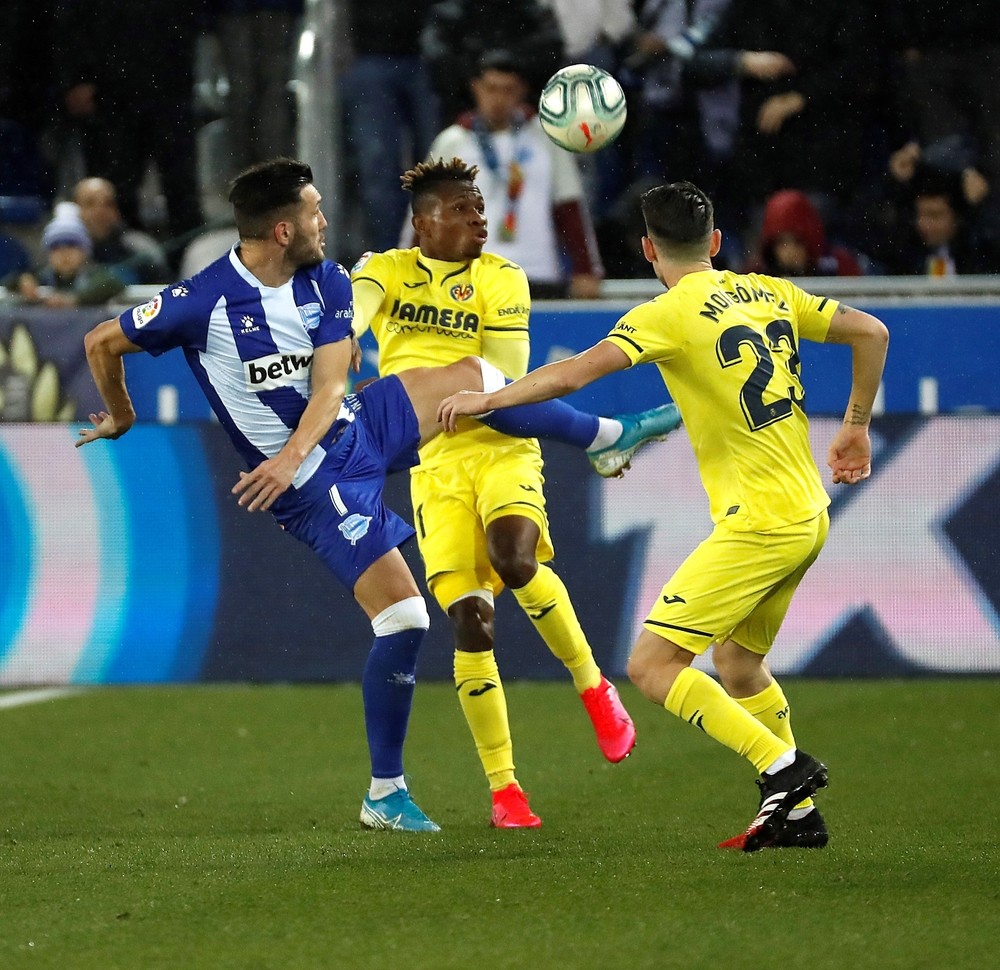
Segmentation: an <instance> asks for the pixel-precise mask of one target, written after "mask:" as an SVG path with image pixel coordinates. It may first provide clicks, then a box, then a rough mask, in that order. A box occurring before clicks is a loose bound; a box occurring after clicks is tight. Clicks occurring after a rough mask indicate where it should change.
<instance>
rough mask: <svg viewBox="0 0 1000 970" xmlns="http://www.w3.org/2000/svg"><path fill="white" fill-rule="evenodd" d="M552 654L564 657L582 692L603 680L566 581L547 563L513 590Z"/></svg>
mask: <svg viewBox="0 0 1000 970" xmlns="http://www.w3.org/2000/svg"><path fill="white" fill-rule="evenodd" d="M511 592H513V594H514V596H515V598H516V599H517V602H518V603H519V604H520V605H521V609H522V610H524V612H525V613H526V614H527V616H528V619H530V620H531V622H532V623H533V624H534V625H535V629H536V630H537V631H538V633H539V635H540V636H541V638H542V639H543V640H544V641H545V645H546V646H547V647H548V648H549V650H550V651H552V655H553V656H554V657H556V658H557V659H559V660H561V661H562V663H563V665H564V666H565V667H566V669H567V670H568V671H569V672H570V675H571V676H572V678H573V685H574V686H575V687H576V689H577V691H578V692H579V693H581V694H582V693H583V692H584V691H585V690H587V689H588V688H590V687H597V686H598V684H600V682H601V670H600V668H599V667H598V666H597V664H596V663H595V661H594V653H593V651H592V650H591V649H590V644H589V643H587V638H586V636H585V635H584V632H583V629H582V628H581V627H580V621H579V620H578V619H577V618H576V610H574V609H573V604H572V602H571V601H570V598H569V593H568V592H567V590H566V586H565V585H564V584H563V581H562V580H561V579H560V578H559V577H558V576H557V575H556V574H555V573H554V572H553V571H552V570H551V569H549V567H548V566H545V565H540V566H539V567H538V572H536V573H535V575H534V576H532V577H531V579H530V581H529V582H527V583H525V584H524V586H522V587H521V588H520V589H514V590H511Z"/></svg>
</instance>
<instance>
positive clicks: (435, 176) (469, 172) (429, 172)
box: [399, 158, 479, 212]
mask: <svg viewBox="0 0 1000 970" xmlns="http://www.w3.org/2000/svg"><path fill="white" fill-rule="evenodd" d="M478 174H479V166H477V165H467V164H466V163H465V162H464V161H462V159H460V158H453V159H452V160H451V161H450V162H446V161H445V160H444V159H443V158H439V159H438V160H437V161H433V162H418V163H417V164H416V165H414V166H413V168H411V169H408V170H407V171H405V172H403V174H402V175H401V176H400V178H399V181H400V182H401V183H402V186H403V188H404V189H405V190H406V191H407V192H410V193H412V195H413V211H414V212H416V211H417V210H418V209H420V208H422V207H423V203H424V200H425V199H426V198H427V197H428V196H430V195H434V194H435V193H436V192H437V190H438V189H439V188H441V186H442V185H454V184H455V183H456V182H467V183H468V184H469V185H470V186H474V185H475V183H476V176H477V175H478Z"/></svg>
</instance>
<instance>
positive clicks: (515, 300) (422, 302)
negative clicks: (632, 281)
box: [351, 158, 678, 828]
mask: <svg viewBox="0 0 1000 970" xmlns="http://www.w3.org/2000/svg"><path fill="white" fill-rule="evenodd" d="M476 174H477V169H476V167H474V166H472V167H470V166H468V165H466V164H465V163H464V162H463V161H462V160H461V159H458V158H453V159H452V160H451V161H450V162H445V161H444V160H443V159H439V160H437V161H430V162H424V163H421V164H418V165H417V166H416V167H415V168H412V169H410V170H409V171H407V172H406V173H404V175H403V176H402V179H401V182H402V186H403V188H404V189H405V190H406V191H408V192H410V193H411V194H412V196H413V203H412V208H413V220H412V223H413V229H414V231H415V233H416V239H417V246H416V247H415V248H413V249H391V250H388V251H387V252H384V253H366V254H365V255H364V256H363V257H362V258H361V260H360V261H359V262H358V264H357V265H356V266H355V267H354V270H353V271H352V274H351V280H352V283H353V285H354V300H355V331H356V333H358V334H359V335H360V332H361V329H362V328H364V327H366V326H370V327H371V329H372V332H373V334H374V336H375V339H376V340H377V341H378V345H379V371H380V374H381V375H383V376H384V375H387V374H398V373H401V372H403V371H406V370H409V369H411V368H414V367H426V366H436V365H437V366H439V365H444V364H450V363H452V362H453V361H456V360H459V359H461V358H463V357H466V356H468V355H474V356H477V357H481V358H484V359H485V360H486V361H488V362H489V363H491V364H493V365H495V367H496V368H498V369H499V371H500V372H502V374H498V375H497V378H498V380H499V382H500V384H502V383H503V377H506V378H507V379H514V378H517V377H520V376H522V375H523V374H524V373H526V370H527V365H528V351H529V345H528V316H529V313H530V302H531V301H530V296H529V293H528V281H527V277H526V276H525V274H524V271H523V270H522V269H521V268H520V267H519V266H517V265H515V264H514V263H511V262H508V261H507V260H505V259H504V258H502V257H500V256H497V255H495V254H493V253H489V252H484V251H483V247H484V246H485V245H486V239H487V231H486V227H487V221H486V216H485V213H484V205H483V197H482V195H481V193H480V191H479V189H478V188H477V186H476V184H475V178H476ZM576 414H577V415H578V417H577V418H576V419H574V420H575V421H576V423H577V429H576V430H577V433H578V440H577V441H576V442H574V443H577V444H579V445H580V446H581V447H583V448H585V449H587V450H588V455H589V456H590V458H591V461H592V462H593V463H594V465H595V467H596V468H597V469H598V471H599V472H600V473H602V474H615V473H617V472H620V470H621V469H622V468H623V467H625V466H626V465H627V462H628V458H630V457H631V454H632V453H634V450H635V448H634V447H633V445H635V446H636V447H637V446H638V445H637V443H638V442H639V441H640V440H641V441H646V440H651V439H652V438H655V437H662V436H663V435H665V434H666V433H667V432H668V431H671V430H673V429H674V428H675V427H677V424H678V419H677V414H676V411H675V410H674V407H673V405H672V404H671V405H667V406H665V407H664V408H659V409H656V411H655V412H649V413H644V414H642V415H633V416H622V417H619V418H597V417H594V416H592V415H583V414H580V413H579V412H576ZM559 420H560V421H561V422H565V420H566V418H565V416H564V415H563V416H560V417H559ZM470 427H472V426H471V425H470ZM563 431H565V428H563ZM564 440H566V439H564ZM542 482H543V479H542V457H541V452H540V449H539V447H538V443H537V441H535V440H534V439H526V438H512V437H509V436H508V435H506V434H502V433H500V432H498V431H496V430H494V429H492V428H489V427H486V426H484V425H481V424H476V425H475V427H472V430H469V431H467V432H466V433H464V434H456V435H442V436H439V437H438V438H437V439H436V440H434V441H431V442H428V444H427V445H425V446H424V447H422V448H421V450H420V464H419V466H417V467H415V468H413V469H412V470H411V493H412V500H413V509H414V517H415V519H416V526H417V538H418V541H419V544H420V551H421V554H422V556H423V559H424V565H425V569H426V573H427V584H428V587H429V589H430V590H431V592H432V593H433V595H434V597H435V598H436V599H437V601H438V603H439V604H440V606H441V608H442V609H443V610H444V611H445V613H447V615H448V617H449V619H450V620H451V623H452V627H453V633H454V640H455V655H454V663H455V666H454V673H455V685H456V687H457V690H458V697H459V702H460V704H461V706H462V711H463V713H464V715H465V718H466V721H467V722H468V724H469V728H470V730H471V731H472V736H473V739H474V740H475V743H476V749H477V751H478V752H479V757H480V760H481V761H482V764H483V769H484V771H485V773H486V777H487V780H488V782H489V785H490V789H491V791H492V798H493V808H492V816H491V824H492V825H494V826H496V827H500V828H536V827H538V826H539V825H541V819H540V818H539V817H538V816H537V815H536V814H535V813H534V812H532V810H531V808H530V806H529V804H528V800H527V798H526V796H525V794H524V791H523V790H522V788H521V786H520V785H519V784H518V781H517V778H516V777H515V774H514V759H513V747H512V742H511V735H510V726H509V722H508V715H507V702H506V698H505V696H504V690H503V683H502V681H501V679H500V674H499V671H498V669H497V661H496V658H495V655H494V639H495V637H494V625H493V618H494V607H493V604H494V597H495V596H496V595H497V594H498V593H499V592H500V591H501V590H502V589H503V587H504V586H507V587H509V588H510V589H511V590H512V592H513V594H514V597H515V598H516V599H517V601H518V603H519V605H520V606H521V608H522V609H523V610H524V612H525V613H526V614H527V615H528V617H529V618H530V620H531V622H532V623H533V624H534V626H535V628H536V629H537V630H538V632H539V634H540V635H541V637H542V639H543V640H544V641H545V644H546V645H547V646H548V648H549V650H551V652H552V653H553V654H554V655H555V656H556V657H557V658H558V659H559V660H561V661H562V663H563V664H564V665H565V667H566V669H567V670H568V671H569V673H570V675H571V676H572V678H573V683H574V685H575V687H576V689H577V691H578V692H579V694H580V696H581V699H582V701H583V705H584V707H585V709H586V711H587V713H588V715H589V716H590V719H591V721H592V723H593V725H594V729H595V732H596V734H597V741H598V744H599V746H600V748H601V751H602V752H603V753H604V755H605V757H606V758H607V759H608V760H609V761H612V762H618V761H621V760H622V759H623V758H625V757H626V756H627V755H628V754H629V752H630V751H631V749H632V746H633V744H634V743H635V729H634V727H633V725H632V721H631V719H630V718H629V715H628V713H627V712H626V710H625V708H624V707H623V706H622V703H621V701H620V700H619V698H618V693H617V691H616V690H615V688H614V686H613V685H612V684H611V683H610V682H609V681H608V680H607V678H605V677H604V676H603V675H602V673H601V671H600V669H599V668H598V666H597V664H596V662H595V661H594V655H593V652H592V651H591V648H590V645H589V643H588V642H587V638H586V637H585V635H584V633H583V630H582V629H581V627H580V623H579V621H578V620H577V617H576V613H575V611H574V609H573V605H572V603H571V602H570V598H569V594H568V593H567V591H566V587H565V586H564V585H563V583H562V581H561V580H560V579H559V577H558V576H557V575H556V574H555V572H553V570H552V569H551V568H549V566H547V565H545V563H547V562H548V561H549V560H551V559H552V558H553V555H554V552H553V549H552V542H551V538H550V536H549V527H548V519H547V517H546V512H545V498H544V495H543V491H542Z"/></svg>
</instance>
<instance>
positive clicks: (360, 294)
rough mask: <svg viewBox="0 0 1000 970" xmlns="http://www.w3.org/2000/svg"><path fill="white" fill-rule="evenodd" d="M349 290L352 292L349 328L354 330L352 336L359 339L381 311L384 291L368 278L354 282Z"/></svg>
mask: <svg viewBox="0 0 1000 970" xmlns="http://www.w3.org/2000/svg"><path fill="white" fill-rule="evenodd" d="M351 289H352V290H353V291H354V320H353V322H352V324H351V326H352V327H353V328H354V336H355V337H360V336H361V335H362V334H363V333H364V332H365V331H366V330H367V329H368V328H369V327H370V326H371V323H372V320H374V319H375V314H376V313H378V311H379V310H380V309H381V307H382V300H383V299H384V298H385V290H383V289H382V287H381V286H379V285H378V283H376V282H375V281H374V280H372V279H368V278H362V279H357V280H354V281H353V282H352V283H351Z"/></svg>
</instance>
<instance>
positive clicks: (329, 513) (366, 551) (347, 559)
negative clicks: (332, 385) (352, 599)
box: [275, 377, 420, 590]
mask: <svg viewBox="0 0 1000 970" xmlns="http://www.w3.org/2000/svg"><path fill="white" fill-rule="evenodd" d="M344 403H345V404H346V405H347V406H348V407H349V408H350V409H351V410H352V411H353V412H354V415H355V418H354V421H352V422H351V423H350V424H349V425H348V426H347V428H346V429H345V430H344V432H343V433H342V434H341V436H340V438H339V439H338V440H337V442H336V444H335V445H334V447H333V448H332V449H331V450H330V452H329V453H328V454H327V456H326V458H325V459H324V460H323V462H322V464H321V465H320V466H319V468H318V469H317V470H316V471H315V472H314V473H313V475H312V476H311V477H310V478H309V480H308V481H307V482H305V483H304V484H303V485H302V486H301V487H299V488H297V489H295V492H294V495H293V496H292V500H291V501H287V502H281V503H280V504H281V510H280V511H276V512H275V519H277V521H278V523H279V524H280V525H281V527H282V528H283V529H285V531H286V532H288V533H290V534H291V535H293V536H295V538H296V539H299V540H301V541H302V542H304V543H305V544H306V545H307V546H309V548H310V549H312V550H313V551H314V552H315V553H316V554H317V555H318V556H319V558H320V559H322V560H323V562H324V563H325V564H326V566H327V567H328V568H329V569H330V571H331V572H332V573H333V574H334V575H335V576H336V577H337V579H339V580H340V581H341V582H342V583H343V584H344V585H345V586H346V587H347V588H348V589H349V590H353V589H354V586H355V584H356V583H357V581H358V578H359V577H360V576H361V574H362V573H363V572H364V571H365V570H366V569H367V568H368V567H369V566H370V565H371V564H372V563H374V562H376V561H377V560H378V559H380V558H381V557H382V556H384V555H385V554H386V553H387V552H388V551H389V550H390V549H395V548H396V547H397V546H400V545H402V544H403V543H404V542H406V540H407V539H409V538H411V537H412V536H413V535H414V531H413V527H412V526H411V525H410V524H409V523H408V522H406V521H405V520H404V519H402V518H400V517H399V516H398V515H396V513H395V512H393V511H392V509H389V508H387V507H386V506H385V503H384V502H383V501H382V489H383V487H384V485H385V477H386V475H387V474H388V473H389V472H392V471H398V470H400V469H403V468H409V467H411V466H412V465H415V464H417V462H418V461H419V458H418V455H417V445H418V444H419V443H420V430H419V427H418V423H417V416H416V414H415V413H414V410H413V406H412V405H411V404H410V399H409V397H407V395H406V392H405V391H404V390H403V385H402V383H401V382H400V380H399V378H397V377H386V378H383V379H382V380H379V381H375V382H374V383H373V384H369V385H368V386H367V387H366V388H364V390H362V391H360V392H359V393H357V394H349V395H348V396H347V397H346V398H345V399H344ZM287 494H288V493H286V495H287ZM282 498H285V496H282Z"/></svg>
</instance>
